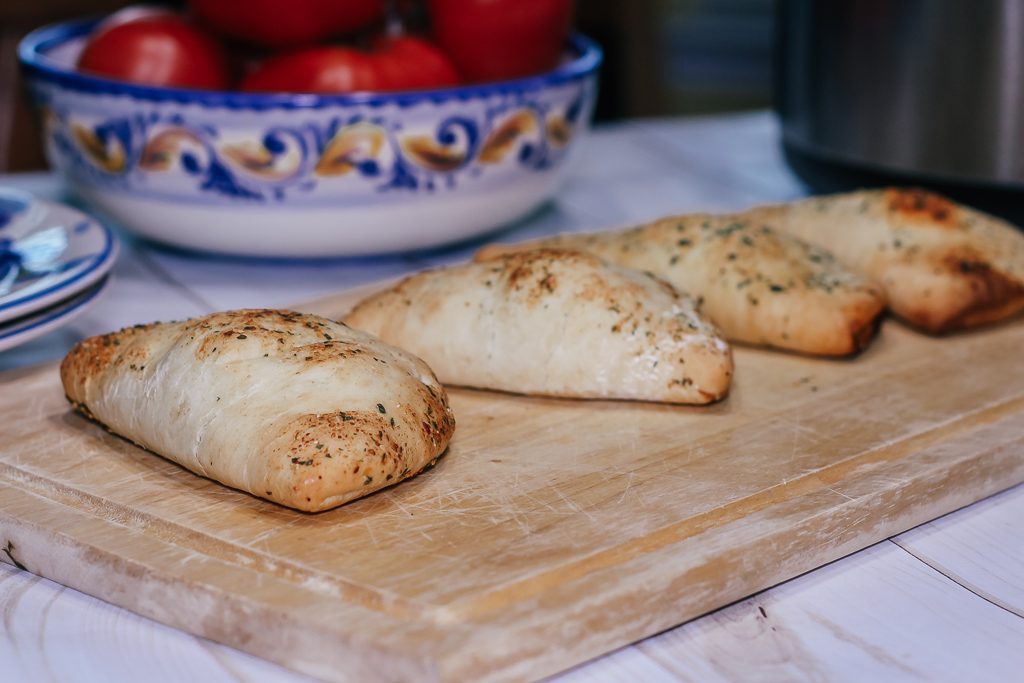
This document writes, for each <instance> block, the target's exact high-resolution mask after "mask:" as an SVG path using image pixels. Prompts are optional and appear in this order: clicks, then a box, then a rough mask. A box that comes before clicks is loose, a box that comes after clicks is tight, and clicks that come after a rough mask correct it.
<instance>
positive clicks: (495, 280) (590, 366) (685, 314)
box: [345, 250, 733, 403]
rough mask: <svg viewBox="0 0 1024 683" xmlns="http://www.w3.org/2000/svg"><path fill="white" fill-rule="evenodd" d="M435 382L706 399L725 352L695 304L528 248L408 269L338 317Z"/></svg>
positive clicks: (614, 270)
mask: <svg viewBox="0 0 1024 683" xmlns="http://www.w3.org/2000/svg"><path fill="white" fill-rule="evenodd" d="M345 321H346V322H347V323H348V324H350V325H352V326H354V327H358V328H361V329H364V330H367V331H369V332H372V333H373V334H375V335H378V336H380V338H381V339H383V340H385V341H386V342H388V343H390V344H395V345H396V346H401V347H402V348H405V349H408V350H409V351H411V352H412V353H415V354H416V355H417V356H420V357H421V358H423V359H424V360H426V361H427V363H429V364H430V366H431V367H432V368H434V370H435V371H436V372H437V374H438V377H439V378H440V379H441V381H443V382H445V383H446V384H456V385H462V386H469V387H478V388H485V389H498V390H502V391H509V392H516V393H523V394H542V395H548V396H565V397H576V398H608V399H639V400H648V401H665V402H671V403H707V402H709V401H714V400H716V399H718V398H721V397H722V396H724V395H725V393H726V391H727V390H728V388H729V383H730V380H731V378H732V372H733V365H732V353H731V350H730V348H729V346H728V345H727V344H726V342H725V341H724V340H723V339H722V338H721V336H720V335H719V333H718V331H717V330H716V329H715V328H714V327H713V326H712V325H711V324H709V323H708V322H706V321H705V320H704V318H702V317H701V316H700V315H699V314H698V312H697V310H696V306H695V304H694V302H693V301H692V300H690V299H689V298H688V297H686V296H684V295H681V294H680V293H678V292H677V291H676V290H675V289H674V288H672V287H671V286H670V285H668V284H667V283H665V282H662V281H660V280H657V279H655V278H654V277H652V276H650V275H647V274H644V273H641V272H638V271H633V270H628V269H625V268H619V267H616V266H612V265H609V264H607V263H605V262H603V261H602V260H601V259H598V258H597V257H595V256H591V255H587V254H581V253H576V252H568V251H557V250H555V251H551V250H549V251H534V252H525V253H517V254H512V255H507V256H502V257H499V258H497V259H495V260H492V261H489V262H486V263H470V264H464V265H459V266H454V267H451V268H444V269H441V270H433V271H428V272H424V273H419V274H417V275H414V276H412V277H410V278H408V279H406V280H405V281H403V282H402V283H400V284H399V285H398V286H396V287H394V288H393V289H390V290H387V291H385V292H382V293H379V294H377V295H375V296H372V297H370V298H369V299H368V300H366V301H363V302H362V303H360V304H359V305H358V306H357V307H356V308H355V309H354V310H353V311H352V312H351V313H350V314H349V315H348V317H347V318H346V319H345Z"/></svg>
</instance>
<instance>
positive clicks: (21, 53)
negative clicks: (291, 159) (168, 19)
mask: <svg viewBox="0 0 1024 683" xmlns="http://www.w3.org/2000/svg"><path fill="white" fill-rule="evenodd" d="M101 21H102V17H100V18H97V17H91V18H86V19H74V20H71V21H65V22H61V23H57V24H50V25H48V26H43V27H41V28H38V29H36V30H34V31H32V32H31V33H29V34H28V35H27V36H25V37H24V38H23V39H22V40H21V42H20V43H19V44H18V59H19V61H20V62H21V66H22V69H23V70H24V71H25V72H26V74H27V75H29V76H31V77H33V78H36V79H39V80H43V81H48V82H51V83H55V84H57V85H60V86H62V87H65V88H68V89H71V90H75V91H78V92H84V93H92V94H97V95H127V96H130V97H133V98H135V99H138V100H146V101H151V102H178V103H180V104H199V105H203V106H207V107H224V108H228V109H257V110H263V109H320V108H323V107H336V106H346V105H369V106H376V107H379V106H383V105H391V104H397V105H399V106H410V105H413V104H418V103H420V102H434V103H440V102H443V101H449V100H453V99H459V100H468V99H475V98H479V97H487V96H490V95H501V94H508V93H516V92H523V91H528V90H536V89H541V88H546V87H550V86H554V85H559V84H561V83H566V82H569V81H573V80H578V79H582V78H586V77H588V76H590V75H592V74H593V73H595V72H596V71H597V69H598V68H599V67H600V66H601V62H602V60H603V56H604V55H603V52H602V50H601V48H600V46H599V45H598V44H597V43H596V42H594V41H593V40H591V39H590V38H588V37H586V36H584V35H583V34H581V33H573V34H572V35H571V36H570V37H569V41H568V47H569V48H570V49H571V50H573V51H574V52H575V53H576V56H575V57H574V58H573V59H571V60H569V61H567V62H565V63H563V64H560V65H559V66H558V67H557V68H555V69H554V70H552V71H547V72H545V73H542V74H537V75H533V76H526V77H524V78H517V79H513V80H505V81H495V82H492V83H480V84H473V85H462V86H455V87H450V88H438V89H433V90H409V91H401V92H387V93H381V92H357V93H345V94H325V93H247V92H237V91H228V90H198V89H190V88H168V87H162V86H153V85H140V84H136V83H129V82H126V81H119V80H115V79H112V78H105V77H103V76H95V75H92V74H86V73H80V72H78V71H73V70H70V69H68V68H66V67H63V66H61V65H59V64H57V63H55V62H54V61H53V60H52V59H51V58H50V57H49V55H48V53H49V52H50V51H51V50H53V49H54V48H56V47H59V46H60V45H63V44H65V43H67V42H68V41H70V40H74V39H75V38H79V37H81V36H83V35H85V34H87V33H89V32H91V31H92V30H93V28H95V26H96V25H97V24H98V23H100V22H101Z"/></svg>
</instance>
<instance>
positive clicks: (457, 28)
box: [429, 0, 572, 81]
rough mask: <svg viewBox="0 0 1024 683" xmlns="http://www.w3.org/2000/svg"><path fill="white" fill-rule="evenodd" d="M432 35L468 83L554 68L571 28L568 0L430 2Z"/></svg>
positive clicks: (442, 0) (450, 0)
mask: <svg viewBox="0 0 1024 683" xmlns="http://www.w3.org/2000/svg"><path fill="white" fill-rule="evenodd" d="M429 10H430V13H431V19H432V20H433V23H434V33H435V34H436V36H437V42H438V44H440V46H441V48H442V49H444V51H445V52H446V53H447V54H448V56H449V57H451V59H452V62H454V63H455V66H456V67H457V68H458V70H459V73H460V74H461V75H462V77H463V78H464V79H466V80H468V81H497V80H505V79H509V78H518V77H520V76H529V75H531V74H538V73H542V72H544V71H548V70H550V69H552V68H554V67H555V66H556V65H557V64H558V60H559V57H560V56H561V54H562V50H563V49H564V46H565V41H566V38H567V37H568V35H569V27H570V25H571V24H572V0H429Z"/></svg>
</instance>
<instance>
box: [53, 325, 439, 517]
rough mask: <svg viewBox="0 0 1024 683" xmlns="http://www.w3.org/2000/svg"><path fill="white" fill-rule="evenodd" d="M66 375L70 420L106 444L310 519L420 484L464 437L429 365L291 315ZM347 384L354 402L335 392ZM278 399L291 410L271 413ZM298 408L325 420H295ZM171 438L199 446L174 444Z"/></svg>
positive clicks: (132, 352)
mask: <svg viewBox="0 0 1024 683" xmlns="http://www.w3.org/2000/svg"><path fill="white" fill-rule="evenodd" d="M190 373H195V378H196V379H195V380H194V381H195V382H196V383H195V384H194V386H193V385H192V384H189V382H192V381H193V380H191V379H190V378H189V377H188V375H189V374H190ZM309 373H313V374H309ZM60 374H61V381H62V383H63V385H64V390H65V393H66V395H67V397H68V400H69V401H70V402H71V404H72V406H73V407H74V408H75V409H76V410H77V411H79V412H81V413H82V414H83V415H85V416H86V417H88V418H90V419H93V420H95V421H97V422H99V423H100V424H101V425H103V426H104V427H105V428H107V429H109V430H110V431H112V432H114V433H116V434H119V435H121V436H124V437H125V438H127V439H129V440H131V441H132V442H134V443H137V444H138V445H140V446H142V447H144V448H148V449H150V450H152V451H154V452H156V453H158V454H160V455H163V456H165V457H168V458H169V459H171V460H174V461H176V462H178V463H179V464H181V465H184V466H185V467H187V468H189V469H192V470H193V471H196V472H197V473H199V474H204V475H206V476H209V477H210V478H213V479H216V480H218V481H221V482H223V483H227V484H229V485H231V486H235V487H237V488H243V489H245V490H248V491H249V492H251V493H254V494H255V495H258V496H261V497H265V498H268V499H270V500H273V501H275V502H277V503H281V504H284V505H288V506H290V507H294V508H296V509H300V510H303V511H307V512H314V511H319V510H324V509H328V508H331V507H335V506H337V505H339V504H341V503H344V502H347V501H349V500H352V499H355V498H359V497H361V496H363V495H366V494H367V493H370V492H372V491H375V490H378V489H380V488H384V487H386V486H390V485H392V484H394V483H397V482H398V481H401V480H402V479H405V478H407V477H410V476H413V475H415V474H416V473H417V472H419V471H421V470H422V469H424V467H426V466H427V465H429V464H432V463H433V462H434V461H436V459H437V457H439V456H440V455H441V453H442V452H443V451H444V449H445V447H446V446H447V443H448V441H449V440H450V439H451V436H452V433H453V432H454V429H455V420H454V418H453V416H452V413H451V409H450V408H449V406H448V402H447V396H446V395H445V393H444V390H443V388H442V387H441V386H440V385H439V384H436V379H433V378H432V374H431V373H430V370H429V368H427V367H426V365H424V364H423V363H422V361H419V360H418V359H415V358H414V357H412V356H408V355H407V354H404V353H403V352H401V351H399V350H397V349H395V348H393V347H389V346H386V345H384V344H383V343H381V342H380V341H379V340H376V339H374V338H372V337H369V336H368V335H365V334H363V333H361V332H357V331H354V330H351V329H349V328H347V327H345V326H344V325H343V324H342V323H336V322H333V321H329V320H326V319H323V318H319V317H317V316H311V315H306V314H301V313H296V312H293V311H275V310H243V311H229V312H225V313H215V314H212V315H208V316H204V317H201V318H196V319H193V320H188V321H184V322H182V323H167V324H159V323H157V324H152V325H139V326H136V327H130V328H125V329H123V330H120V331H118V332H113V333H110V334H106V335H101V336H97V337H90V338H88V339H85V340H83V341H82V342H80V343H79V344H77V345H76V346H75V347H74V348H73V349H72V350H71V352H70V353H68V355H67V356H66V357H65V358H64V361H63V362H62V363H61V368H60ZM183 375H184V376H183ZM349 376H351V377H353V378H354V381H355V382H356V384H355V385H353V386H354V387H355V388H354V389H353V390H343V389H342V388H340V387H338V386H335V385H334V383H335V382H341V383H344V382H346V381H348V380H347V378H348V377H349ZM428 377H429V378H431V379H429V380H427V379H424V378H428ZM200 378H201V379H200ZM304 378H309V379H304ZM403 378H405V379H403ZM431 382H434V383H435V384H434V385H433V386H432V385H431ZM282 383H284V384H282ZM165 387H168V388H167V389H166V391H165V390H164V389H165ZM392 388H394V390H395V391H396V392H397V393H395V394H391V393H390V391H391V389H392ZM321 389H322V390H323V395H322V397H321V395H320V393H319V392H320V390H321ZM292 390H294V391H292ZM276 391H285V392H287V391H292V393H291V395H292V396H293V398H292V399H291V401H289V400H288V399H282V400H281V401H280V403H275V401H274V394H275V392H276ZM339 391H340V392H341V393H339ZM296 392H298V393H296ZM214 393H215V394H216V395H215V396H211V394H214ZM143 396H144V397H145V398H144V399H143V400H141V401H140V397H143ZM346 396H349V397H350V398H346ZM222 398H223V399H224V400H223V401H222ZM133 401H134V402H135V403H133ZM293 401H300V402H301V403H300V404H298V405H296V404H293ZM351 403H354V405H353V407H352V408H351V409H349V408H348V407H347V404H351ZM360 404H362V405H363V406H364V407H358V406H359V405H360ZM299 406H309V407H314V408H315V412H299V413H298V414H296V411H295V409H296V408H298V407H299ZM321 406H322V408H321ZM339 407H342V409H338V408H339ZM140 415H142V416H143V417H142V418H140V419H139V420H136V419H135V418H136V417H138V416H140ZM214 422H219V426H216V428H211V426H210V425H211V424H213V423H214ZM235 423H237V424H238V426H237V427H236V425H235ZM168 424H173V425H178V424H180V425H181V430H180V431H182V432H188V431H189V430H193V431H194V432H195V433H194V434H178V433H171V434H167V433H166V432H168V430H167V429H164V426H165V425H168ZM124 425H138V426H137V428H138V429H141V430H142V431H141V432H137V431H135V429H136V428H135V427H133V428H125V427H124ZM146 425H149V426H148V427H147V426H146ZM217 430H219V431H220V434H219V436H217V437H211V436H210V435H211V434H213V433H214V432H216V431H217ZM211 441H212V442H211ZM199 442H202V445H201V446H197V445H196V444H198V443H199ZM207 442H211V443H210V444H209V445H207ZM196 448H198V450H195V451H193V449H196Z"/></svg>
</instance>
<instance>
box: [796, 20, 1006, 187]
mask: <svg viewBox="0 0 1024 683" xmlns="http://www.w3.org/2000/svg"><path fill="white" fill-rule="evenodd" d="M778 30H779V36H778V37H779V43H778V48H779V52H778V56H779V60H778V64H777V93H776V98H777V99H776V102H777V108H778V112H779V114H780V119H781V122H782V131H783V143H784V145H785V147H786V150H787V153H788V154H789V157H790V159H791V161H792V162H794V163H795V164H796V166H797V170H798V171H799V172H801V173H802V174H803V175H804V177H805V178H807V179H809V180H811V181H812V184H814V180H815V179H816V177H817V179H818V180H820V177H818V176H821V175H822V171H823V168H824V169H825V170H827V168H828V167H831V168H832V170H837V171H838V170H843V171H848V172H849V171H853V172H857V171H859V172H862V173H866V174H869V175H870V174H877V176H876V177H877V178H879V179H881V181H883V182H892V181H894V180H895V181H897V182H898V181H901V180H902V181H908V180H909V181H914V182H923V183H924V184H931V185H938V186H940V187H944V188H948V187H957V186H964V187H971V186H973V187H975V188H979V187H981V188H988V189H991V190H997V191H998V190H1012V191H1013V193H1014V194H1015V195H1016V194H1017V192H1018V191H1020V190H1021V189H1024V0H779V4H778ZM807 163H811V164H816V166H815V168H814V169H811V170H810V171H808V170H807V169H806V168H804V167H803V166H804V165H806V164H807ZM842 184H843V183H842V182H840V185H842ZM845 184H847V185H853V184H871V183H870V182H869V183H865V182H863V181H860V182H858V181H857V180H856V176H855V177H854V179H851V180H849V181H848V182H846V183H845Z"/></svg>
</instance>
